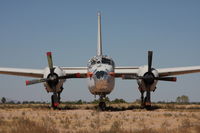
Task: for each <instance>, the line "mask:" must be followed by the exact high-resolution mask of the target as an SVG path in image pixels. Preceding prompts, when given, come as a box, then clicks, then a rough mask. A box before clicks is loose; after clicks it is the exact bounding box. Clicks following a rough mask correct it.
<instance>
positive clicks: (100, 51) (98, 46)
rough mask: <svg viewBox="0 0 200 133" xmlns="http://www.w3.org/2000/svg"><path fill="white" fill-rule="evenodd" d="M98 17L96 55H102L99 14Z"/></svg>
mask: <svg viewBox="0 0 200 133" xmlns="http://www.w3.org/2000/svg"><path fill="white" fill-rule="evenodd" d="M97 16H98V36H97V55H98V56H101V55H102V36H101V13H100V12H98V13H97Z"/></svg>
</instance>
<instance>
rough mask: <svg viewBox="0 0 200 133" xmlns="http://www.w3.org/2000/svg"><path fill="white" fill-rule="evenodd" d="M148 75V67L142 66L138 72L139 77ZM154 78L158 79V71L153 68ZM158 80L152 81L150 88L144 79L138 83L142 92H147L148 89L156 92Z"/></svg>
mask: <svg viewBox="0 0 200 133" xmlns="http://www.w3.org/2000/svg"><path fill="white" fill-rule="evenodd" d="M147 73H148V66H142V67H140V68H139V71H138V76H139V77H144V76H145V74H147ZM151 73H152V76H153V77H158V76H159V75H158V71H157V70H156V69H154V68H152V71H151ZM157 82H158V81H157V80H152V81H150V83H149V84H148V85H149V87H150V88H147V83H146V81H145V80H144V79H138V80H137V83H138V85H139V89H140V90H142V91H147V89H150V91H155V89H156V85H157Z"/></svg>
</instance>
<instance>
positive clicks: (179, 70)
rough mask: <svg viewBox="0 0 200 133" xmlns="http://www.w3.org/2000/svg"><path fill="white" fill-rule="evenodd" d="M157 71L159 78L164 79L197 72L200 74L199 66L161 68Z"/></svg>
mask: <svg viewBox="0 0 200 133" xmlns="http://www.w3.org/2000/svg"><path fill="white" fill-rule="evenodd" d="M157 70H158V73H159V76H160V77H164V76H172V75H183V74H190V73H197V72H200V66H190V67H175V68H161V69H157Z"/></svg>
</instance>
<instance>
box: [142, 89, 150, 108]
mask: <svg viewBox="0 0 200 133" xmlns="http://www.w3.org/2000/svg"><path fill="white" fill-rule="evenodd" d="M140 92H141V108H146V109H149V108H151V92H150V91H149V90H148V91H147V92H146V97H145V98H144V91H140Z"/></svg>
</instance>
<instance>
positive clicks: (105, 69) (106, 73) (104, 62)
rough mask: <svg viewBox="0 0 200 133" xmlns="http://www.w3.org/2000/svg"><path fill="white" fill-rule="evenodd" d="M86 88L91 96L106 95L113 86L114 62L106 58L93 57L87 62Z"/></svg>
mask: <svg viewBox="0 0 200 133" xmlns="http://www.w3.org/2000/svg"><path fill="white" fill-rule="evenodd" d="M88 73H89V76H88V88H89V91H90V92H91V93H92V94H93V95H107V94H109V93H111V92H112V90H113V88H114V84H115V77H114V76H113V73H114V62H113V60H112V59H111V58H109V57H107V56H95V57H93V58H92V59H90V60H89V62H88Z"/></svg>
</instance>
